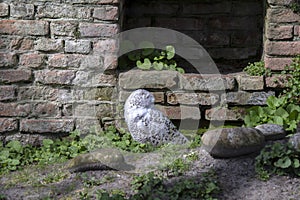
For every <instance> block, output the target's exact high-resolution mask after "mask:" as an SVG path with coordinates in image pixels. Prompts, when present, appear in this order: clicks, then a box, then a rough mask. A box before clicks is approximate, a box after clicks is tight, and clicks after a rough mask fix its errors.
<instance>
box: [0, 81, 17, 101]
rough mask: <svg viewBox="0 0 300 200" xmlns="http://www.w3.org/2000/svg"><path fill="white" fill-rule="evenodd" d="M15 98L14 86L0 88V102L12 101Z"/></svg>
mask: <svg viewBox="0 0 300 200" xmlns="http://www.w3.org/2000/svg"><path fill="white" fill-rule="evenodd" d="M15 98H16V87H15V86H11V85H8V86H0V101H6V100H14V99H15Z"/></svg>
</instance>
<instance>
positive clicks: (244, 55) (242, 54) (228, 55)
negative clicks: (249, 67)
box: [207, 47, 259, 60]
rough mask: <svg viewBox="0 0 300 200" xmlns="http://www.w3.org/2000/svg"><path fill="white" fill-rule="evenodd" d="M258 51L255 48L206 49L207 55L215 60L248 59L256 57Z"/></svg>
mask: <svg viewBox="0 0 300 200" xmlns="http://www.w3.org/2000/svg"><path fill="white" fill-rule="evenodd" d="M258 50H259V49H257V48H256V47H239V48H238V47H232V48H230V47H224V48H214V49H208V50H207V51H208V53H209V55H210V56H211V57H213V58H215V59H222V58H223V59H229V60H231V59H233V60H237V59H248V58H251V57H254V56H257V54H258Z"/></svg>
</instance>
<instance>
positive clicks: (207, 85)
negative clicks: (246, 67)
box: [180, 74, 235, 91]
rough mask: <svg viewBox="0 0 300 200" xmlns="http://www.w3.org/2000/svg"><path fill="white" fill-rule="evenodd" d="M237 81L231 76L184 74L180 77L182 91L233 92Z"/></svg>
mask: <svg viewBox="0 0 300 200" xmlns="http://www.w3.org/2000/svg"><path fill="white" fill-rule="evenodd" d="M234 87H235V79H234V78H233V77H229V76H220V75H201V74H184V75H181V76H180V89H185V90H200V91H213V90H232V89H234Z"/></svg>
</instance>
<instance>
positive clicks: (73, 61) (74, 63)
mask: <svg viewBox="0 0 300 200" xmlns="http://www.w3.org/2000/svg"><path fill="white" fill-rule="evenodd" d="M82 59H83V56H82V55H78V54H54V55H51V56H49V59H48V65H49V67H53V68H79V66H80V65H81V62H82Z"/></svg>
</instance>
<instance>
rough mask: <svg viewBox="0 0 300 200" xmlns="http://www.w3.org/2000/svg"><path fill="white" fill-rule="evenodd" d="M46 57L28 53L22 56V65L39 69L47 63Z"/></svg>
mask: <svg viewBox="0 0 300 200" xmlns="http://www.w3.org/2000/svg"><path fill="white" fill-rule="evenodd" d="M45 58H46V57H45V55H43V54H38V53H28V54H23V55H21V56H20V65H21V66H24V67H29V68H39V67H41V66H42V65H43V64H44V63H45Z"/></svg>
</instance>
